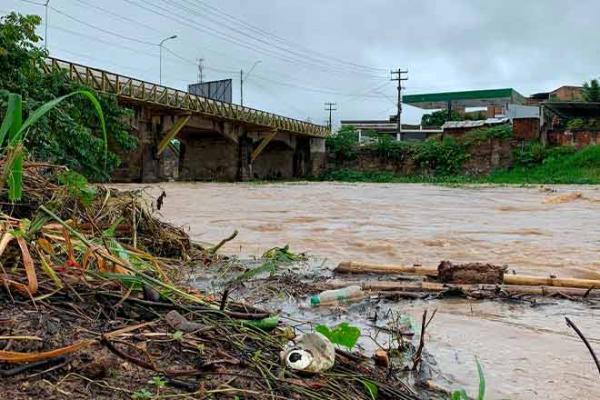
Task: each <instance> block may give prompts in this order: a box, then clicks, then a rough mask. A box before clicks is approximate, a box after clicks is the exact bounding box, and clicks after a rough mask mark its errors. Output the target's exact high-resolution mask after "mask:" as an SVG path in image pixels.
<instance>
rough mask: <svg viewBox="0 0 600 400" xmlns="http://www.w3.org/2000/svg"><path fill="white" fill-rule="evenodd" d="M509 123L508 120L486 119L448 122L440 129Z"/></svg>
mask: <svg viewBox="0 0 600 400" xmlns="http://www.w3.org/2000/svg"><path fill="white" fill-rule="evenodd" d="M507 122H509V119H508V118H504V117H503V118H488V119H480V120H477V121H448V122H446V123H444V125H442V129H458V128H460V129H462V128H479V127H481V126H485V125H499V124H505V123H507Z"/></svg>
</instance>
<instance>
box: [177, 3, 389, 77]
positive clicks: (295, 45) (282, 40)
mask: <svg viewBox="0 0 600 400" xmlns="http://www.w3.org/2000/svg"><path fill="white" fill-rule="evenodd" d="M183 1H185V2H186V3H188V4H189V3H192V4H196V3H197V4H198V5H199V6H200V7H203V8H204V9H205V11H208V12H209V13H212V14H213V15H217V16H219V18H226V19H228V20H229V21H231V22H233V23H235V24H237V25H238V26H243V27H245V28H247V29H250V30H252V31H254V32H256V33H258V34H260V35H262V36H263V37H266V38H272V39H275V40H277V41H279V42H280V43H283V44H287V45H288V46H290V47H293V48H296V49H302V50H304V51H306V52H310V53H313V54H316V55H318V56H319V57H323V58H329V59H331V60H334V61H336V62H339V63H341V64H346V65H349V66H352V67H356V68H361V69H365V70H371V71H380V72H383V71H385V69H383V68H375V67H371V66H366V65H360V64H357V63H354V62H349V61H345V60H341V59H339V58H336V57H333V56H330V55H328V54H324V53H321V52H318V51H315V50H312V49H309V48H307V47H305V46H303V45H301V44H299V43H297V42H292V41H290V40H288V39H285V38H283V37H281V36H278V35H276V34H275V33H272V32H268V31H266V30H264V29H261V28H259V27H257V26H254V25H251V24H249V23H247V22H246V21H244V20H242V19H240V18H237V17H235V16H233V15H231V14H228V13H227V12H225V11H223V10H221V9H219V8H217V7H215V6H212V5H210V4H208V3H206V2H204V1H201V0H196V2H195V3H194V2H193V1H191V0H183ZM288 43H289V44H288Z"/></svg>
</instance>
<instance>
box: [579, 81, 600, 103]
mask: <svg viewBox="0 0 600 400" xmlns="http://www.w3.org/2000/svg"><path fill="white" fill-rule="evenodd" d="M583 99H584V100H585V101H589V102H594V103H598V102H600V83H598V79H592V80H591V81H589V82H585V83H584V84H583Z"/></svg>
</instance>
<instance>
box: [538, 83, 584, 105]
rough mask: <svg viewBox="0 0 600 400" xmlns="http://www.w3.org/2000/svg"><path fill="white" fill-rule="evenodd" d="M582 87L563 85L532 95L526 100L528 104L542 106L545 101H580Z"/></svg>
mask: <svg viewBox="0 0 600 400" xmlns="http://www.w3.org/2000/svg"><path fill="white" fill-rule="evenodd" d="M582 98H583V86H571V85H564V86H561V87H559V88H556V89H554V90H553V91H551V92H540V93H534V94H532V95H531V96H529V98H528V99H527V103H528V104H542V103H544V102H547V101H580V100H581V99H582Z"/></svg>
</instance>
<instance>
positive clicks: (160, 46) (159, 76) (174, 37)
mask: <svg viewBox="0 0 600 400" xmlns="http://www.w3.org/2000/svg"><path fill="white" fill-rule="evenodd" d="M171 39H177V35H173V36H169V37H168V38H165V39H163V40H161V41H160V43H159V44H158V47H159V48H160V56H159V58H160V59H159V63H160V66H159V72H158V74H159V75H158V84H159V85H162V49H163V44H164V43H165V42H166V41H167V40H171Z"/></svg>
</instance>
